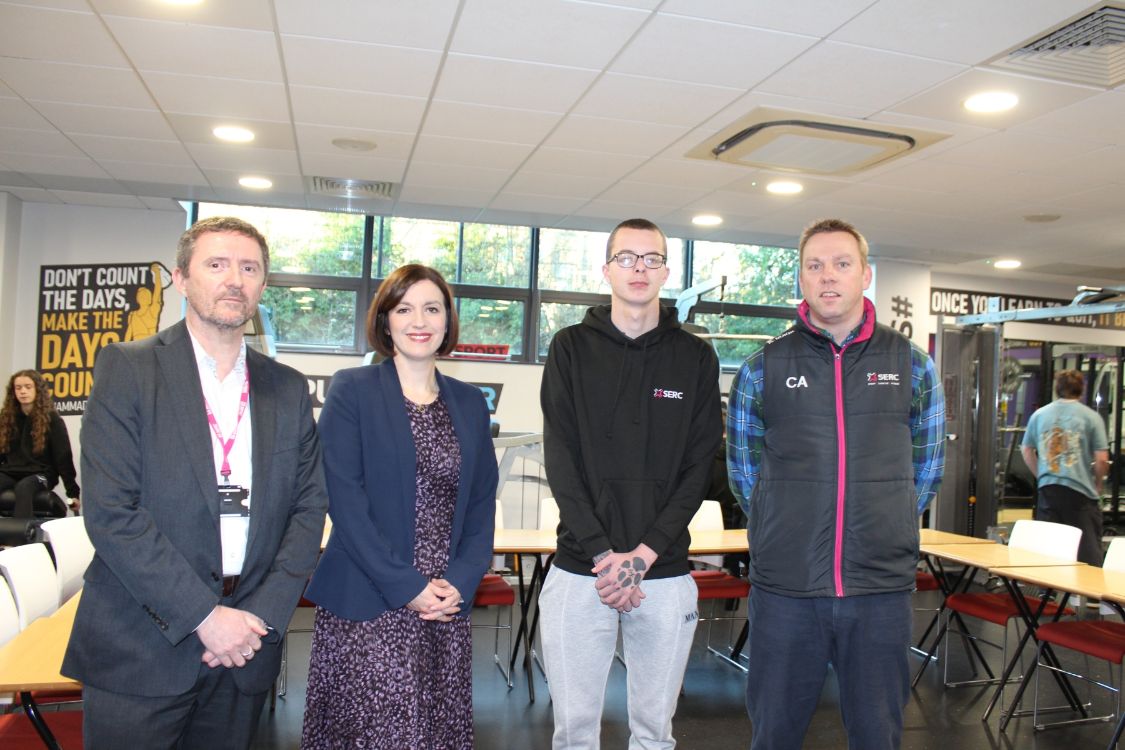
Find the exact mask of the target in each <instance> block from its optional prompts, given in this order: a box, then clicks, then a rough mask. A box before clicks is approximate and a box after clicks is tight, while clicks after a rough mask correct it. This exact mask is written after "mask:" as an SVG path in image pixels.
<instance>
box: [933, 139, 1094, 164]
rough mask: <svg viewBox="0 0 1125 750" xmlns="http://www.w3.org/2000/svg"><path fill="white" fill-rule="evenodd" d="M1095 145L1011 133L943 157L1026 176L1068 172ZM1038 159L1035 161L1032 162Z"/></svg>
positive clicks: (943, 154)
mask: <svg viewBox="0 0 1125 750" xmlns="http://www.w3.org/2000/svg"><path fill="white" fill-rule="evenodd" d="M1097 148H1098V147H1097V146H1094V145H1093V144H1091V143H1088V142H1086V141H1082V140H1074V139H1072V138H1058V137H1051V136H1039V135H1033V134H1031V133H1029V132H1020V131H1016V130H1007V131H1003V132H1000V133H994V134H992V135H986V136H984V137H982V138H978V139H976V140H974V141H971V142H969V143H965V144H963V145H961V146H958V147H956V148H951V149H948V150H946V151H944V152H943V153H942V154H941V156H940V157H934V158H940V160H941V161H943V162H948V163H950V164H966V165H969V166H988V167H992V168H995V169H1011V170H1019V171H1023V172H1043V171H1048V172H1049V171H1054V170H1055V169H1058V168H1066V167H1067V165H1068V164H1069V163H1070V161H1071V160H1072V159H1074V158H1075V157H1077V156H1081V155H1082V154H1087V153H1090V152H1091V151H1093V150H1095V149H1097ZM1029 155H1034V158H1028V157H1029Z"/></svg>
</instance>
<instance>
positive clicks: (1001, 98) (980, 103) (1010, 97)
mask: <svg viewBox="0 0 1125 750" xmlns="http://www.w3.org/2000/svg"><path fill="white" fill-rule="evenodd" d="M1019 103H1020V98H1019V97H1018V96H1016V95H1015V94H1013V93H1012V92H1010V91H982V92H981V93H979V94H973V95H972V96H970V97H969V98H968V99H966V100H965V109H967V110H969V111H970V112H979V113H982V114H990V113H993V112H1007V111H1008V110H1009V109H1012V108H1013V107H1015V106H1016V105H1017V104H1019Z"/></svg>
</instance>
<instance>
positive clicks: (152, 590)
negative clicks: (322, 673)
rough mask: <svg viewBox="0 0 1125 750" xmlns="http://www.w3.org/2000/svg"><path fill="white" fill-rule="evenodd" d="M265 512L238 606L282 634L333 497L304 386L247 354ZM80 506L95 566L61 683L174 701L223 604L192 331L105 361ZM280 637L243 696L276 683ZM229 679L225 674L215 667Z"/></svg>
mask: <svg viewBox="0 0 1125 750" xmlns="http://www.w3.org/2000/svg"><path fill="white" fill-rule="evenodd" d="M247 367H248V369H249V372H250V409H249V414H250V416H251V419H252V422H251V424H252V425H253V449H252V453H253V455H252V461H253V470H254V487H253V507H252V510H251V513H250V531H249V537H248V540H247V547H246V561H245V564H244V566H243V569H242V579H241V581H240V583H239V586H238V589H237V591H235V594H234V597H233V598H232V600H231V601H225V602H224V604H228V605H230V606H233V607H237V608H239V609H245V610H248V611H250V612H253V613H254V614H256V615H258V616H259V617H261V618H262V619H264V620H265V621H266V622H267V623H268V624H269V625H270V626H271V627H273V628H275V629H276V632H277V633H278V634H280V633H284V631H285V628H286V626H287V625H288V623H289V619H290V617H291V616H292V615H293V610H294V609H295V608H296V605H297V601H298V599H299V598H300V596H301V592H302V590H303V589H304V586H305V583H306V581H307V579H308V577H309V574H310V573H311V572H312V569H313V567H314V565H315V563H316V558H317V553H318V550H319V548H320V539H321V534H322V530H323V527H324V514H325V510H326V508H327V505H328V498H327V494H326V491H325V488H324V475H323V469H322V467H321V463H320V448H319V444H318V442H317V436H316V427H315V425H314V423H313V418H312V408H311V402H310V399H309V394H308V387H307V382H306V380H305V378H304V377H303V376H302V375H301V374H300V373H298V372H297V371H296V370H293V369H292V368H289V367H286V366H284V365H281V364H278V363H276V362H274V361H273V360H271V359H269V358H267V357H264V356H262V355H261V354H259V353H257V352H255V351H253V350H249V351H247ZM81 442H82V479H83V493H82V495H83V501H84V502H83V510H84V514H85V517H86V529H87V531H88V532H89V534H90V539H91V541H92V542H93V544H94V549H95V555H94V559H93V562H91V564H90V567H89V569H87V571H86V583H85V587H84V589H83V593H82V600H81V602H80V604H79V607H78V613H77V617H76V620H75V623H74V631H73V633H72V635H71V638H70V644H69V646H68V648H67V653H66V658H65V660H64V661H63V669H62V671H63V673H64V674H66V675H68V676H70V677H74V678H75V679H78V680H80V681H82V682H83V683H85V684H89V685H93V686H95V687H99V688H102V689H105V690H112V691H116V692H123V693H129V694H133V695H147V696H159V695H177V694H180V693H183V692H186V691H187V690H188V689H189V688H190V687H191V686H192V685H193V684H194V682H195V681H196V679H197V678H198V677H199V674H200V668H201V666H202V668H203V669H206V668H207V667H206V666H203V665H202V662H201V656H202V653H203V644H202V643H201V642H200V640H199V638H198V637H197V636H196V635H195V634H194V632H193V631H194V629H195V628H196V627H197V626H198V625H199V624H200V623H201V622H202V621H203V619H204V618H205V617H206V616H207V615H208V613H209V612H210V611H211V610H212V608H214V606H215V605H216V604H218V603H219V600H220V597H221V592H222V562H221V551H220V542H219V498H218V487H217V482H216V471H215V466H214V457H213V455H212V449H211V433H210V429H209V427H208V424H207V416H206V411H205V409H204V405H203V391H202V388H201V386H200V383H199V376H198V369H197V367H196V363H195V355H194V352H193V349H192V345H191V339H190V337H189V335H188V332H187V327H186V325H185V323H183V322H182V321H181V322H180V323H178V324H176V325H174V326H172V327H171V328H168V329H166V330H164V331H161V332H160V333H158V334H157V335H155V336H152V337H150V338H147V339H144V340H142V341H138V342H133V343H128V344H115V345H112V346H109V347H106V348H105V349H103V350H102V351H101V352H99V354H98V360H97V364H96V365H95V367H94V387H93V391H92V392H91V394H90V398H89V401H88V402H87V404H86V414H85V416H84V418H83V421H82V433H81ZM279 640H280V639H279V638H278V637H272V638H268V639H267V641H266V643H264V644H263V647H262V650H261V651H260V652H259V653H258V654H257V655H256V656H255V658H254V659H252V660H251V661H250V662H249V663H248V664H247V665H246V666H245V667H243V668H236V669H234V677H235V681H236V684H237V685H238V687H239V689H240V690H242V691H243V692H246V693H257V692H262V691H264V690H266V689H268V688H269V686H270V684H271V683H272V682H273V680H274V679H275V678H276V676H277V672H278V667H279V664H280V645H279ZM218 669H223V667H218Z"/></svg>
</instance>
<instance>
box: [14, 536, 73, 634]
mask: <svg viewBox="0 0 1125 750" xmlns="http://www.w3.org/2000/svg"><path fill="white" fill-rule="evenodd" d="M0 573H3V575H4V578H6V579H7V580H8V586H9V587H11V589H12V598H13V599H15V601H16V610H17V611H18V612H19V622H20V630H23V629H24V628H26V627H27V626H28V625H29V624H31V622H33V621H34V620H37V619H38V618H40V617H44V616H46V615H49V614H51V613H52V612H54V611H55V610H56V609H58V608H59V583H58V574H57V573H56V572H55V566H54V564H52V563H51V556H50V554H48V553H47V547H46V545H44V544H41V543H36V544H24V545H21V546H19V547H9V548H8V549H5V550H0Z"/></svg>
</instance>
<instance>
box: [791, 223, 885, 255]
mask: <svg viewBox="0 0 1125 750" xmlns="http://www.w3.org/2000/svg"><path fill="white" fill-rule="evenodd" d="M831 232H844V233H846V234H850V235H851V236H852V237H854V238H855V241H856V242H857V243H858V244H859V257H860V260H862V261H863V265H865V266H866V265H867V251H868V248H867V239H866V238H864V236H863V235H862V234H860V232H859V230H858V229H856V228H855V225H854V224H852V223H850V222H847V221H844V220H843V219H820V220H819V221H814V222H813V223H812V224H809V225H808V226H807V227H805V231H803V232H801V243H800V245H798V247H799V248H800V252H799V256H798V261H799V262H800V264H801V265H802V266H803V265H804V262H805V244H806V243H808V241H809V239H810V238H812V237H813V236H814V235H818V234H829V233H831Z"/></svg>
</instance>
